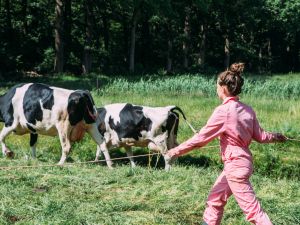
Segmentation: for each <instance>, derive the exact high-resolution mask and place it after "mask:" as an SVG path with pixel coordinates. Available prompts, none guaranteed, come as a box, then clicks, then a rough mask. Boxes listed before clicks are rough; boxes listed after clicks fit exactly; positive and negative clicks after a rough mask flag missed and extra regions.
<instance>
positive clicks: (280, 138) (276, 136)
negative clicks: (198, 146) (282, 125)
mask: <svg viewBox="0 0 300 225" xmlns="http://www.w3.org/2000/svg"><path fill="white" fill-rule="evenodd" d="M274 140H275V141H278V142H285V141H287V140H288V138H287V137H286V136H284V135H283V134H281V133H275V134H274Z"/></svg>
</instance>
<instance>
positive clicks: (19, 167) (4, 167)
mask: <svg viewBox="0 0 300 225" xmlns="http://www.w3.org/2000/svg"><path fill="white" fill-rule="evenodd" d="M158 154H160V153H152V154H144V155H136V156H127V157H119V158H114V159H110V160H108V161H115V160H122V159H128V158H138V157H144V156H149V155H158ZM106 161H107V160H106V159H102V160H97V161H95V160H93V161H87V162H74V163H65V164H63V165H59V164H48V165H32V166H11V167H7V166H1V167H0V170H10V169H31V168H40V167H67V166H73V165H78V164H89V163H99V162H106Z"/></svg>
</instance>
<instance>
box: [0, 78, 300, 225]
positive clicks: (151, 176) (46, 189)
mask: <svg viewBox="0 0 300 225" xmlns="http://www.w3.org/2000/svg"><path fill="white" fill-rule="evenodd" d="M246 78H247V82H250V83H253V85H254V83H255V82H258V83H259V85H257V86H255V88H257V89H255V91H253V92H251V88H249V90H248V91H245V93H244V95H242V96H241V100H242V101H243V102H245V103H247V104H250V105H251V106H252V107H253V108H254V109H255V111H256V112H257V116H258V118H259V120H260V122H261V125H262V127H264V128H265V129H266V130H270V131H279V132H284V133H285V134H286V135H288V136H290V137H295V138H298V139H300V133H299V127H300V113H299V112H300V99H299V95H298V93H297V91H295V90H297V88H298V90H300V84H299V83H298V82H299V80H300V79H299V78H298V75H287V76H284V77H283V76H270V77H256V76H252V77H251V76H247V77H246ZM43 79H44V78H42V79H39V80H31V81H35V82H36V81H39V82H44V83H52V84H56V85H58V86H62V87H67V88H80V87H81V88H87V89H89V90H93V91H92V94H93V97H94V99H95V102H96V104H97V105H98V106H101V105H104V104H110V103H115V102H132V103H135V104H142V105H149V106H163V105H178V106H180V107H181V108H182V109H183V110H184V112H185V114H186V116H187V118H188V120H189V121H190V122H191V123H192V125H193V126H194V127H195V128H197V129H200V128H201V127H202V126H203V125H204V124H205V123H206V121H207V119H208V117H209V115H210V114H211V112H212V111H213V109H214V108H215V107H216V106H217V105H218V104H219V101H218V99H217V98H216V97H215V93H214V83H215V80H214V78H208V77H204V76H191V75H189V76H186V77H184V76H175V77H165V78H163V79H162V78H155V79H154V78H151V79H150V80H149V79H148V78H143V79H140V78H137V79H133V78H131V79H127V78H125V77H121V78H116V79H112V80H110V79H109V78H108V77H100V78H99V83H100V86H101V90H97V89H96V88H95V79H96V78H95V77H86V78H84V79H83V81H81V80H80V79H79V78H76V77H67V78H63V79H61V78H59V77H54V78H53V79H48V80H43ZM202 81H203V82H202ZM204 81H205V82H204ZM247 82H246V84H245V85H246V87H249V85H250V84H247ZM262 84H268V85H265V86H262ZM271 84H272V85H274V86H272V85H271ZM275 84H277V85H275ZM12 85H13V84H12V83H4V84H2V89H1V90H2V93H3V92H4V91H5V90H7V88H8V87H9V86H12ZM247 85H248V86H247ZM284 85H286V86H288V87H289V88H290V87H293V90H294V91H291V92H290V91H287V90H291V89H289V88H285V86H284ZM198 88H199V89H198ZM274 88H275V89H274ZM258 90H261V91H260V92H259V91H258ZM259 93H260V94H259ZM276 95H277V96H279V97H276ZM178 136H179V137H178V139H179V142H182V141H184V140H186V139H187V138H189V137H191V136H192V131H191V130H190V129H189V127H188V126H187V125H186V124H185V123H184V122H183V120H181V121H180V129H179V134H178ZM7 143H8V145H9V147H10V148H11V149H12V150H14V151H15V153H16V158H15V159H13V160H8V159H5V158H1V159H0V166H16V165H46V164H51V163H57V162H58V160H59V158H60V144H59V141H58V138H51V137H46V136H41V137H40V138H39V141H38V146H37V148H38V150H37V154H38V159H37V160H32V159H30V157H29V160H28V159H27V158H28V156H29V155H30V150H29V136H28V135H24V136H14V135H11V136H9V137H8V139H7ZM216 144H217V141H214V142H213V143H211V144H210V145H216ZM299 147H300V146H299V143H296V142H295V143H293V142H288V143H284V144H268V145H261V144H257V143H253V144H252V145H251V150H252V152H253V155H254V161H255V174H254V175H253V176H252V178H251V182H252V184H253V186H254V189H255V191H256V194H257V196H258V198H259V199H260V202H261V203H262V205H263V208H264V209H265V211H267V213H268V215H269V216H270V218H271V219H272V221H273V223H274V224H275V225H277V224H282V225H296V224H299V223H300V182H299V180H300V179H299V178H300V177H299V174H300V156H299ZM95 151H96V145H95V144H94V143H93V141H92V140H91V139H90V138H89V137H87V136H86V137H85V138H84V140H83V141H82V142H81V143H75V144H74V145H73V151H72V153H71V155H70V157H69V159H68V161H69V162H70V163H72V162H84V161H88V160H93V158H94V156H95ZM146 152H147V150H145V149H140V148H136V149H135V154H136V155H137V154H144V153H146ZM111 156H112V157H119V156H125V152H124V150H120V149H116V150H113V151H111ZM155 161H156V160H155V157H154V158H153V159H152V168H148V167H147V165H148V159H147V158H140V159H137V163H138V165H139V166H138V167H137V168H135V169H131V168H130V166H129V162H128V160H124V161H121V162H118V163H117V165H116V168H115V169H114V170H109V169H107V167H106V166H105V165H104V164H103V163H102V164H101V165H74V166H72V167H66V168H57V167H53V168H36V169H22V170H10V171H4V170H1V171H0V183H1V185H0V199H1V201H0V203H1V204H0V224H201V218H202V214H203V211H204V207H205V201H206V198H207V195H208V192H209V190H210V188H211V186H212V185H213V183H214V181H215V179H216V177H217V176H218V174H219V173H220V170H221V169H222V164H221V163H220V161H219V154H218V149H202V150H201V149H200V150H195V151H192V152H191V153H189V154H187V155H185V156H182V157H180V158H179V160H178V163H177V165H176V166H175V167H174V168H173V170H172V171H171V172H169V173H166V172H165V171H164V170H163V169H162V168H163V162H162V160H161V159H160V160H159V164H158V167H157V168H155V167H154V165H155ZM222 224H224V225H228V224H232V225H244V224H250V223H247V222H246V221H245V219H244V215H243V213H242V212H241V210H240V209H239V207H238V205H237V203H236V202H235V200H234V198H231V199H230V200H229V202H228V204H227V206H226V209H225V214H224V218H223V223H222Z"/></svg>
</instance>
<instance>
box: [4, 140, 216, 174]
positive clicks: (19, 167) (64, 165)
mask: <svg viewBox="0 0 300 225" xmlns="http://www.w3.org/2000/svg"><path fill="white" fill-rule="evenodd" d="M215 147H219V145H213V146H206V147H203V148H215ZM203 148H202V149H203ZM154 155H161V153H148V154H144V155H136V156H126V157H118V158H114V159H110V160H106V159H102V160H97V161H95V160H92V161H86V162H74V163H65V164H63V165H59V164H48V165H31V166H0V170H13V169H32V168H42V167H68V166H74V165H78V164H90V163H100V162H106V161H117V160H122V159H129V158H140V157H145V156H148V157H149V162H148V166H149V167H150V161H151V159H150V156H154Z"/></svg>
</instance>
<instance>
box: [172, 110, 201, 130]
mask: <svg viewBox="0 0 300 225" xmlns="http://www.w3.org/2000/svg"><path fill="white" fill-rule="evenodd" d="M174 110H177V111H178V112H180V114H181V115H182V117H183V119H184V121H185V122H186V124H187V125H188V126H189V127H190V128H191V130H192V131H193V132H194V134H196V133H197V131H196V130H195V128H194V127H193V126H192V124H190V123H189V121H187V119H186V117H185V115H184V113H183V111H182V109H181V108H179V107H178V106H176V105H175V106H171V107H170V111H171V112H173V111H174Z"/></svg>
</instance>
